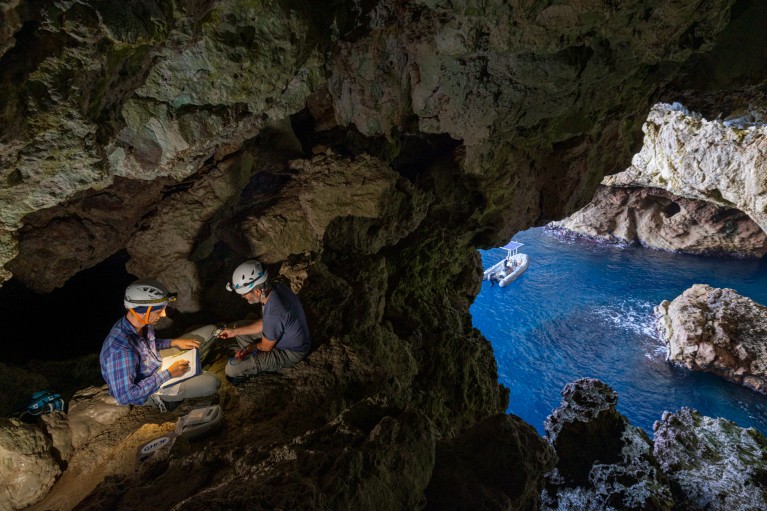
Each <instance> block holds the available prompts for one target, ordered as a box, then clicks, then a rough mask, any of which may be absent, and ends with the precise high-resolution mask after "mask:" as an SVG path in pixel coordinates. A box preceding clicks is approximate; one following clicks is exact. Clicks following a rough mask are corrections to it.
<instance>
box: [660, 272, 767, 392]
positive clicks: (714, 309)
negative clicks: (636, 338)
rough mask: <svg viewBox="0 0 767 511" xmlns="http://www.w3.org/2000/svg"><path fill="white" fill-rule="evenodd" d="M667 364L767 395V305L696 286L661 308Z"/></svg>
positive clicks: (706, 286)
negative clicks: (666, 348) (766, 339)
mask: <svg viewBox="0 0 767 511" xmlns="http://www.w3.org/2000/svg"><path fill="white" fill-rule="evenodd" d="M655 315H656V317H657V320H658V325H659V330H660V332H661V335H662V337H663V340H664V341H665V342H666V345H667V347H668V356H667V360H669V361H670V362H673V363H676V364H679V365H682V366H684V367H686V368H688V369H692V370H695V371H706V372H710V373H714V374H716V375H719V376H721V377H723V378H725V379H727V380H729V381H732V382H734V383H739V384H741V385H744V386H746V387H749V388H752V389H754V390H757V391H759V392H762V393H767V343H765V342H764V340H765V338H767V307H764V306H763V305H760V304H758V303H756V302H754V301H753V300H751V299H750V298H747V297H745V296H742V295H739V294H738V293H737V292H736V291H735V290H733V289H727V288H725V289H720V288H712V287H711V286H708V285H705V284H695V285H694V286H692V287H691V288H689V289H687V290H686V291H685V292H684V293H682V294H681V295H680V296H678V297H676V298H675V299H674V300H673V301H672V302H668V301H663V302H662V303H661V304H660V305H659V306H658V307H656V308H655Z"/></svg>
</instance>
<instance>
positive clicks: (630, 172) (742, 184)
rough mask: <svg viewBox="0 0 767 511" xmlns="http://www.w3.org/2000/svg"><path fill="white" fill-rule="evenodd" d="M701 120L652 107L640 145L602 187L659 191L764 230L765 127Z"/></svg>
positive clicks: (667, 108)
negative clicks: (741, 217)
mask: <svg viewBox="0 0 767 511" xmlns="http://www.w3.org/2000/svg"><path fill="white" fill-rule="evenodd" d="M736 121H737V120H736V119H733V120H731V121H721V120H706V119H704V118H703V117H702V116H701V115H699V114H695V113H691V112H689V111H688V110H687V109H686V108H684V107H683V106H681V105H679V104H673V105H669V104H658V105H655V106H654V107H653V108H652V110H651V111H650V114H649V115H648V116H647V121H646V122H645V124H644V126H643V127H642V131H644V134H645V136H644V144H643V146H642V149H641V150H640V151H639V153H637V154H636V155H635V156H634V158H633V159H632V162H631V167H629V168H628V169H627V170H625V171H624V172H621V173H620V174H617V175H614V176H608V177H606V178H605V180H604V181H603V183H604V184H606V185H608V186H624V187H625V186H647V187H654V188H662V189H665V190H668V191H670V192H671V193H673V194H675V195H679V196H682V197H687V198H689V199H698V200H703V201H706V202H711V203H713V204H716V205H718V206H722V207H725V208H736V209H738V210H740V211H743V212H744V213H746V214H747V215H748V216H749V217H751V218H752V219H753V220H754V222H756V223H757V225H759V227H760V228H761V229H762V230H767V184H765V183H767V179H765V175H767V157H765V155H766V154H767V125H765V124H764V123H762V122H758V121H755V119H754V117H753V115H752V116H751V121H755V122H746V121H744V120H741V121H740V122H736Z"/></svg>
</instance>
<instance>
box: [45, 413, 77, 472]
mask: <svg viewBox="0 0 767 511" xmlns="http://www.w3.org/2000/svg"><path fill="white" fill-rule="evenodd" d="M40 422H41V426H42V428H43V431H45V434H46V435H48V437H49V438H50V439H51V452H52V453H53V455H54V456H56V458H57V459H58V460H60V461H62V462H66V461H68V460H69V458H70V457H71V456H72V453H73V451H74V448H73V447H72V435H71V433H70V431H69V417H68V416H67V414H66V413H63V412H53V413H46V414H43V415H41V416H40Z"/></svg>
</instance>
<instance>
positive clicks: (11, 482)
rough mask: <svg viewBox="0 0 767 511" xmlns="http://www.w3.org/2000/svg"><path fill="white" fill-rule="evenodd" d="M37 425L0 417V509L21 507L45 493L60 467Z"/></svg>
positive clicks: (48, 441) (31, 502)
mask: <svg viewBox="0 0 767 511" xmlns="http://www.w3.org/2000/svg"><path fill="white" fill-rule="evenodd" d="M50 446H51V444H50V440H49V439H48V438H47V437H46V436H45V435H44V434H43V432H42V431H40V429H39V428H36V427H34V426H31V425H29V424H24V423H22V422H20V421H17V420H15V419H10V420H9V419H5V418H0V490H1V491H0V508H2V509H9V510H10V509H24V508H25V507H27V506H29V505H31V504H34V503H35V502H37V501H39V500H40V499H41V498H43V497H44V496H45V494H46V493H47V492H48V490H50V488H51V486H53V483H54V482H55V481H56V478H57V477H58V476H59V475H60V474H61V468H60V467H59V465H58V463H56V460H54V459H53V456H52V455H51V452H50Z"/></svg>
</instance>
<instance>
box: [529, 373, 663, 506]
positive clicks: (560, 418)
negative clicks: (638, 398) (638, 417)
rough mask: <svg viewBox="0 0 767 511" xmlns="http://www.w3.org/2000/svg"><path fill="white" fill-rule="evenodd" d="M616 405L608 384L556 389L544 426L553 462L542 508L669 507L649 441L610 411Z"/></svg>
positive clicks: (586, 381)
mask: <svg viewBox="0 0 767 511" xmlns="http://www.w3.org/2000/svg"><path fill="white" fill-rule="evenodd" d="M617 402H618V396H617V394H616V393H615V392H614V391H613V390H612V389H611V388H610V387H609V386H607V385H605V384H604V383H602V382H600V381H598V380H594V379H591V378H583V379H581V380H578V381H576V382H573V383H568V384H567V385H566V386H565V388H564V389H563V390H562V403H561V404H560V406H559V408H557V409H556V410H554V411H553V412H552V414H551V415H550V416H549V417H548V418H547V419H546V424H545V429H546V437H547V439H548V441H549V443H550V444H551V446H552V447H553V448H554V450H555V451H556V453H557V456H558V458H559V461H558V462H557V465H556V467H555V468H554V470H553V471H552V472H551V473H549V474H548V475H547V476H546V488H545V490H544V492H543V506H542V509H544V510H561V511H565V510H571V509H637V510H638V509H656V510H671V509H672V508H673V505H674V501H673V499H672V498H671V490H670V488H669V486H668V482H667V480H666V477H665V475H664V474H663V473H662V472H661V470H660V467H659V466H658V463H657V462H656V461H655V459H654V458H653V455H652V449H653V447H652V443H651V442H650V440H649V439H648V438H647V435H646V434H645V433H644V432H643V431H642V430H641V429H639V428H636V427H634V426H632V425H631V424H630V423H629V422H628V420H627V419H626V418H625V417H624V416H623V415H621V414H620V413H618V412H617V411H616V409H615V406H616V404H617Z"/></svg>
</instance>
